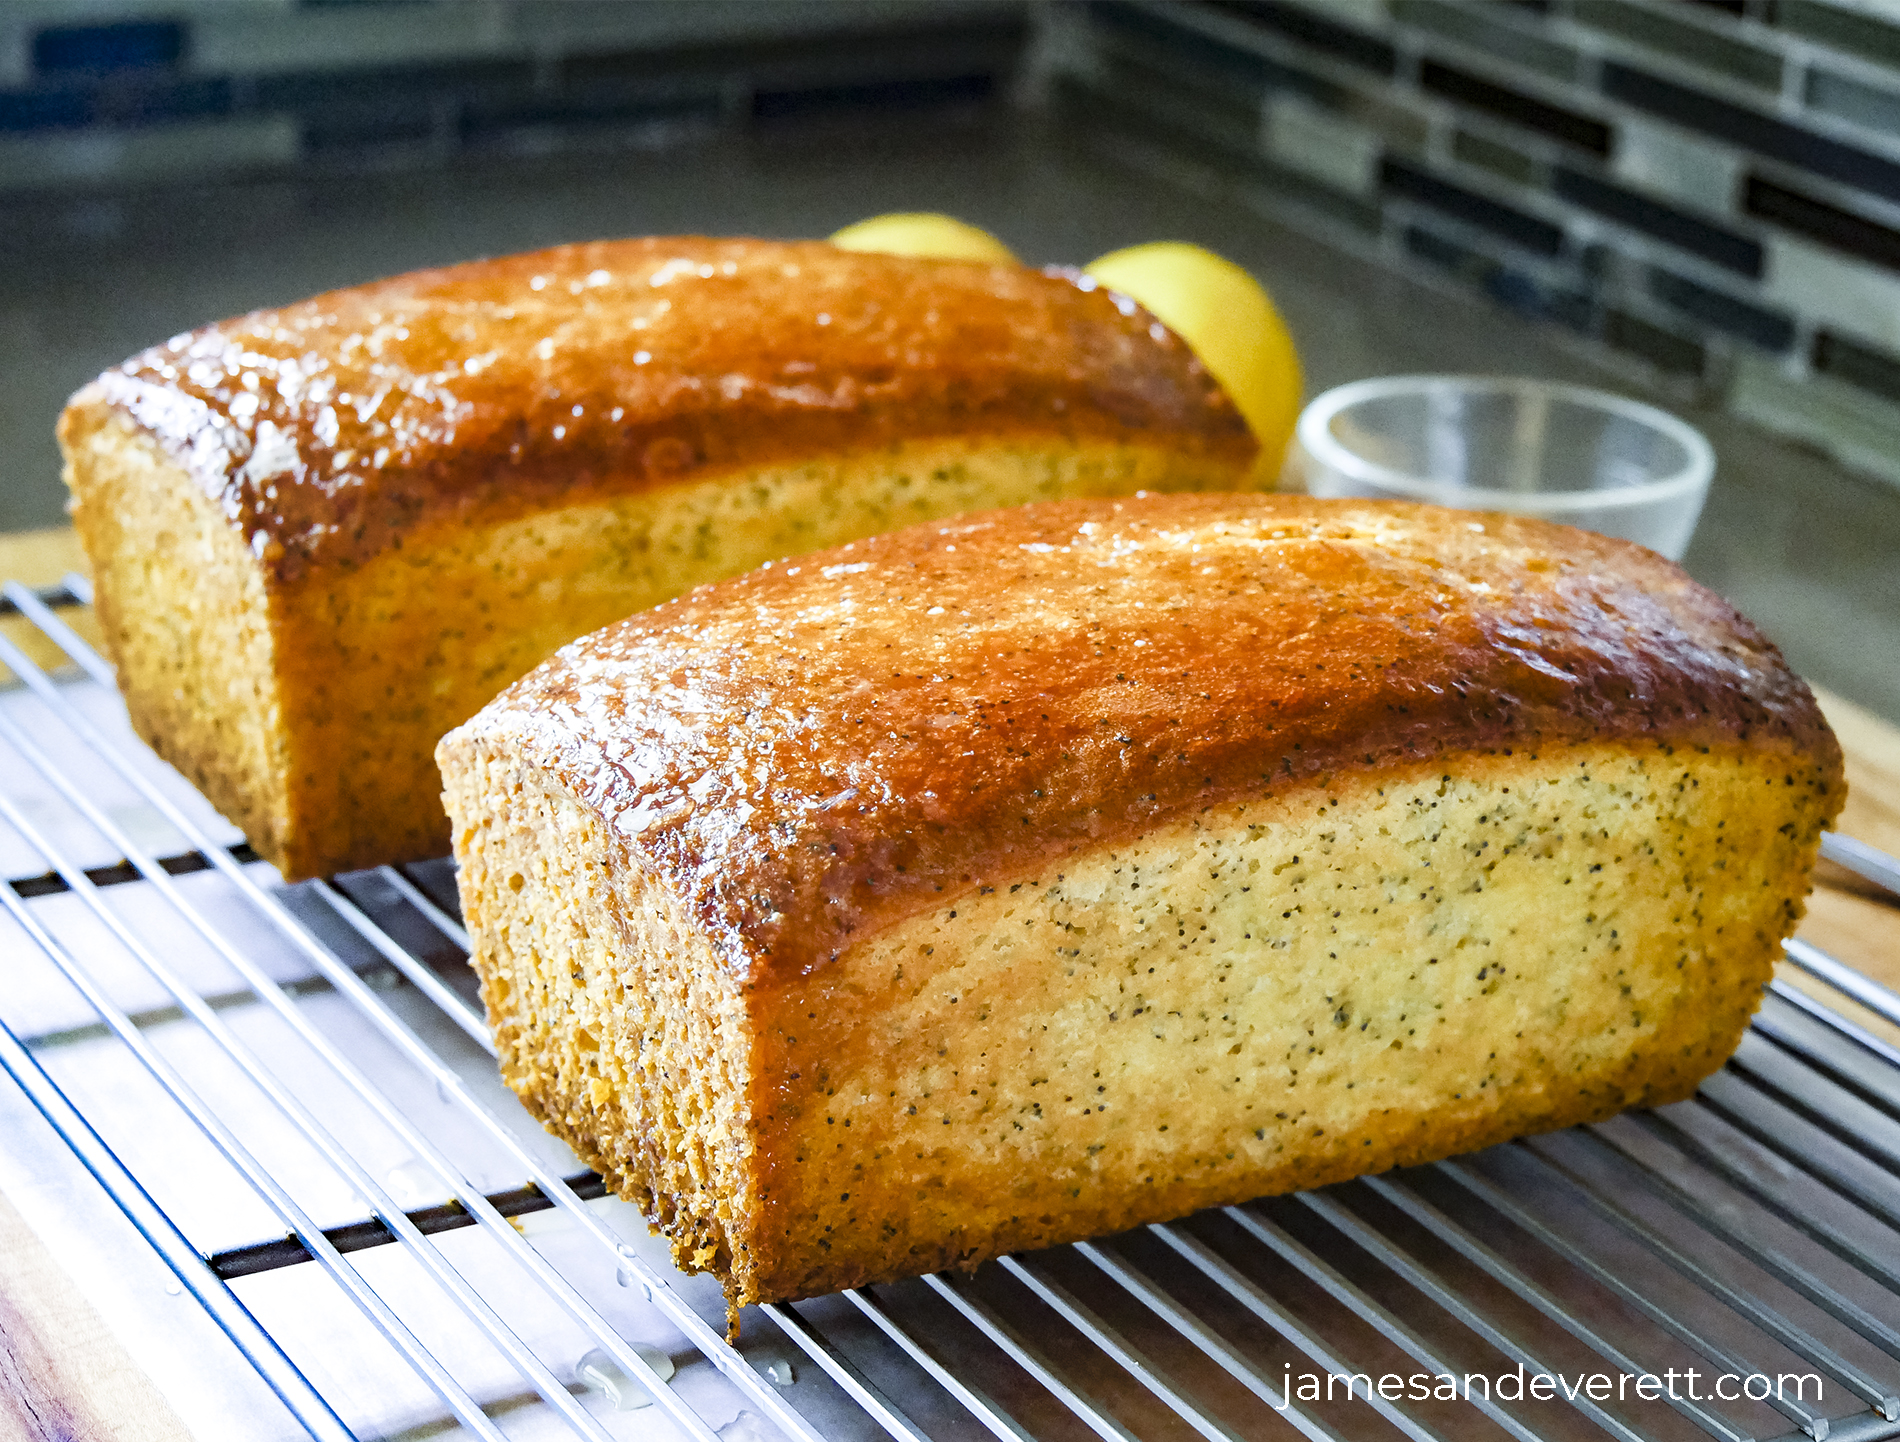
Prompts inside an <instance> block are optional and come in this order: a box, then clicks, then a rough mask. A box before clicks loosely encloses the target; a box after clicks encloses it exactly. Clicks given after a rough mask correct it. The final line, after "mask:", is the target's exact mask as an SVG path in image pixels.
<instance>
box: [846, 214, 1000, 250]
mask: <svg viewBox="0 0 1900 1442" xmlns="http://www.w3.org/2000/svg"><path fill="white" fill-rule="evenodd" d="M831 243H832V244H833V245H836V246H841V247H842V248H844V249H845V250H870V251H876V252H878V253H879V254H881V255H923V256H933V257H935V258H937V259H939V260H1005V261H1007V260H1014V259H1016V257H1015V256H1014V255H1013V254H1011V253H1010V249H1009V247H1008V246H1006V245H1004V244H1003V242H1002V241H1000V240H998V239H997V238H996V237H995V236H993V235H991V234H990V233H989V232H988V231H987V230H978V229H977V228H976V227H975V226H974V225H970V224H968V223H966V222H964V221H961V220H958V219H956V218H955V217H954V216H949V215H937V214H934V213H932V212H930V211H902V212H898V213H896V214H892V215H874V216H872V217H871V218H870V219H869V220H860V221H859V222H858V223H857V224H856V225H847V226H846V227H845V228H844V229H843V230H841V231H839V232H838V233H837V234H836V235H834V236H832V237H831Z"/></svg>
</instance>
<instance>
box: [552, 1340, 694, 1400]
mask: <svg viewBox="0 0 1900 1442" xmlns="http://www.w3.org/2000/svg"><path fill="white" fill-rule="evenodd" d="M633 1350H634V1351H635V1352H636V1353H638V1354H639V1357H640V1360H641V1361H642V1362H645V1363H646V1364H647V1366H648V1367H650V1368H651V1369H652V1370H653V1375H654V1376H655V1377H657V1378H659V1380H660V1381H662V1382H667V1381H670V1380H672V1377H673V1359H672V1358H671V1357H669V1356H667V1355H666V1353H664V1352H662V1351H661V1350H660V1349H659V1348H658V1347H645V1346H640V1345H635V1347H634V1349H633ZM574 1378H575V1380H576V1381H578V1382H580V1383H581V1384H582V1385H583V1386H585V1387H587V1388H588V1389H589V1390H591V1391H595V1392H599V1393H600V1394H601V1395H602V1396H604V1397H605V1398H606V1399H607V1400H608V1401H609V1402H611V1403H613V1406H614V1410H615V1411H616V1412H633V1411H637V1410H638V1409H639V1408H642V1407H651V1406H652V1405H653V1398H652V1396H651V1395H650V1394H649V1393H648V1391H647V1389H646V1388H645V1387H643V1386H642V1385H641V1384H640V1383H638V1382H636V1381H634V1380H633V1379H632V1378H631V1377H629V1376H628V1375H627V1374H626V1371H625V1370H624V1369H623V1368H622V1367H621V1365H620V1364H619V1363H618V1362H616V1361H615V1360H614V1359H613V1358H612V1357H610V1356H608V1355H607V1353H606V1352H604V1351H602V1350H601V1349H600V1348H598V1347H595V1348H594V1349H592V1350H591V1351H589V1352H586V1353H584V1354H583V1355H582V1357H581V1359H580V1361H578V1362H576V1363H575V1364H574Z"/></svg>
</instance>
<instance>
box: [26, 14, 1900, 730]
mask: <svg viewBox="0 0 1900 1442" xmlns="http://www.w3.org/2000/svg"><path fill="white" fill-rule="evenodd" d="M911 209H918V210H941V211H948V212H950V213H952V214H955V215H959V216H961V217H963V218H965V219H967V220H970V221H973V222H975V223H976V224H978V225H981V226H984V227H986V228H988V229H990V230H992V231H994V232H996V233H997V234H998V235H999V236H1001V237H1002V238H1003V239H1004V240H1005V241H1006V242H1008V243H1009V244H1010V245H1011V246H1013V247H1014V248H1015V249H1016V250H1017V252H1018V253H1019V254H1020V255H1022V256H1023V257H1024V258H1025V259H1026V260H1029V261H1031V262H1035V263H1047V262H1068V263H1074V264H1081V263H1085V262H1087V261H1089V260H1091V259H1092V258H1094V257H1095V256H1097V255H1099V254H1101V253H1103V252H1104V251H1107V250H1110V249H1112V248H1114V247H1117V246H1121V245H1126V244H1131V243H1134V242H1138V241H1144V240H1153V239H1163V238H1174V239H1184V240H1192V241H1198V242H1200V243H1201V244H1204V245H1207V246H1210V247H1212V248H1213V249H1215V250H1218V251H1220V252H1222V253H1224V254H1226V255H1228V256H1230V257H1231V258H1233V259H1234V260H1236V261H1238V262H1240V263H1241V264H1242V265H1244V266H1246V267H1247V268H1248V269H1249V270H1251V271H1252V272H1253V273H1254V274H1255V275H1257V276H1258V277H1259V278H1260V279H1261V280H1262V281H1264V282H1265V283H1266V285H1267V286H1268V287H1269V289H1270V290H1271V291H1272V293H1273V295H1274V298H1275V300H1276V301H1277V302H1278V303H1279V305H1280V308H1281V310H1282V311H1283V313H1284V314H1285V316H1286V318H1287V321H1288V324H1289V326H1290V327H1291V329H1292V331H1293V334H1294V337H1295V339H1296V341H1297V342H1298V344H1299V347H1300V350H1301V354H1302V357H1303V359H1304V362H1305V366H1306V377H1307V385H1308V390H1309V392H1310V393H1316V392H1317V391H1319V390H1323V389H1326V388H1328V387H1330V386H1333V385H1335V384H1338V383H1340V382H1343V381H1346V380H1350V379H1354V378H1357V377H1360V376H1366V375H1376V374H1382V373H1390V372H1399V371H1409V370H1438V371H1443V370H1469V371H1487V372H1517V373H1524V374H1532V375H1543V376H1552V377H1557V378H1564V379H1572V380H1578V381H1582V382H1585V383H1587V384H1595V385H1607V386H1610V387H1612V388H1615V389H1619V390H1623V391H1625V392H1627V393H1630V394H1635V395H1639V396H1644V397H1646V398H1649V399H1652V400H1659V401H1660V402H1662V403H1663V404H1665V405H1668V406H1669V407H1671V408H1672V409H1675V410H1677V411H1678V412H1679V413H1681V414H1684V415H1685V416H1687V417H1688V418H1689V419H1691V420H1692V421H1693V422H1695V423H1696V424H1697V425H1699V426H1701V427H1702V428H1703V429H1704V430H1705V431H1706V432H1707V433H1708V434H1709V436H1710V438H1711V439H1712V440H1713V441H1714V443H1715V446H1716V450H1717V456H1718V471H1717V476H1716V481H1715V487H1714V490H1713V492H1712V493H1711V496H1710V500H1709V504H1708V508H1707V510H1706V512H1705V514H1704V518H1703V521H1702V526H1701V530H1700V532H1699V533H1698V535H1697V538H1696V540H1695V542H1694V544H1693V546H1692V547H1691V549H1690V551H1689V554H1688V557H1687V561H1686V564H1687V565H1688V567H1689V569H1690V570H1691V571H1692V572H1693V573H1694V574H1695V575H1696V576H1697V577H1698V578H1699V579H1701V580H1703V581H1705V582H1707V583H1709V584H1711V585H1713V586H1715V587H1716V588H1717V589H1719V590H1721V591H1723V592H1724V593H1725V594H1727V595H1728V596H1730V597H1731V598H1732V599H1733V600H1735V601H1736V602H1737V603H1738V604H1739V605H1740V606H1741V607H1742V608H1743V609H1744V610H1745V611H1747V612H1748V613H1749V614H1750V615H1752V616H1753V617H1755V618H1756V619H1757V620H1758V621H1759V622H1760V623H1761V624H1762V625H1763V626H1764V627H1765V629H1767V630H1768V631H1769V633H1770V634H1771V635H1772V636H1773V637H1774V639H1775V640H1776V641H1777V642H1778V643H1779V644H1780V645H1781V646H1782V647H1783V648H1784V649H1785V650H1786V651H1787V652H1788V653H1789V655H1790V657H1791V659H1792V660H1793V661H1794V664H1795V665H1796V666H1797V667H1798V668H1799V669H1801V670H1803V671H1804V672H1806V673H1807V674H1808V675H1810V676H1811V677H1813V678H1815V679H1816V680H1818V681H1820V682H1822V683H1824V684H1825V685H1827V686H1829V687H1831V688H1833V689H1834V690H1836V691H1838V692H1840V693H1842V694H1844V695H1845V696H1847V697H1849V698H1851V699H1852V700H1855V701H1858V702H1860V703H1861V704H1862V705H1864V706H1866V707H1869V708H1871V709H1873V710H1874V711H1876V712H1879V713H1882V714H1884V715H1886V716H1887V717H1889V718H1900V6H1896V5H1894V4H1891V3H1886V4H1882V3H1875V0H1860V3H1849V0H1726V3H1724V0H1716V3H1696V0H1541V3H1537V0H1526V3H1503V0H1498V3H1459V0H1225V3H1216V0H1209V3H1194V0H1174V3H1170V0H1092V3H1083V0H1074V3H1024V0H902V3H898V0H684V3H668V0H633V3H628V0H163V3H161V0H60V3H51V0H9V3H8V4H6V5H5V6H3V7H0V373H3V374H4V380H5V384H4V385H0V530H8V531H11V530H22V529H29V528H38V527H49V526H56V525H59V524H60V523H61V522H62V519H63V515H62V509H61V507H62V503H63V499H64V491H63V487H62V486H61V484H60V481H59V465H58V457H57V452H56V449H55V447H54V445H53V440H52V431H53V423H54V419H55V417H56V416H57V414H58V411H59V408H60V406H61V405H62V404H63V402H64V400H65V397H66V396H67V395H68V394H69V393H70V392H71V391H72V390H73V389H75V388H76V387H77V386H79V385H80V384H82V383H83V382H84V381H86V380H87V379H88V378H90V377H91V376H92V375H94V374H96V373H97V372H98V371H99V370H101V369H103V368H104V367H106V366H108V365H111V364H113V363H115V362H117V361H119V360H120V359H122V358H124V357H125V356H126V355H128V354H130V353H132V352H134V351H136V350H139V349H142V348H143V347H145V346H146V345H149V344H151V343H153V342H156V341H160V340H163V339H164V338H166V337H167V336H170V335H172V334H174V333H175V332H178V331H181V330H185V329H188V328H191V327H193V326H197V325H200V324H203V323H205V322H207V321H211V320H215V319H218V318H221V317H224V316H227V315H231V314H234V313H237V312H241V311H245V310H248V309H251V308H254V307H260V306H269V305H275V304H279V303H283V302H288V301H292V300H296V299H300V298H302V297H303V296H306V295H308V294H311V293H313V292H316V291H320V290H324V289H328V288H331V287H336V286H343V285H350V284H354V283H357V282H359V281H363V280H367V279H370V278H373V277H375V276H379V275H385V274H389V273H392V272H396V271H401V270H406V269H411V268H414V267H417V266H424V265H437V264H444V263H448V262H453V261H459V260H464V259H468V258H471V257H475V256H481V255H490V254H497V253H504V252H508V251H513V250H522V249H529V248H533V247H539V246H545V245H551V244H556V243H559V242H562V241H569V240H579V239H586V238H592V237H598V236H608V235H630V234H642V233H667V232H686V231H701V232H712V233H749V234H758V235H768V236H821V235H825V234H827V233H829V232H830V231H832V230H834V229H836V228H838V227H839V226H841V225H844V224H847V223H849V222H851V221H853V220H856V219H859V218H861V217H863V216H867V215H871V214H874V213H877V212H881V211H889V210H911Z"/></svg>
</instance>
